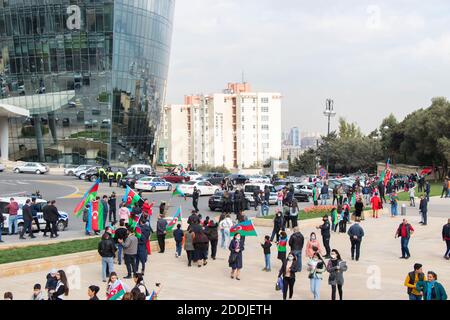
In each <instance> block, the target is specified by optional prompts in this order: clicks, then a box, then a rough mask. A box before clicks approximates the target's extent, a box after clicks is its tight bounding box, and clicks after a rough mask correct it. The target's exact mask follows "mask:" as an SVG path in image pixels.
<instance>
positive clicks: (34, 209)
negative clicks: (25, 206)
mask: <svg viewBox="0 0 450 320" xmlns="http://www.w3.org/2000/svg"><path fill="white" fill-rule="evenodd" d="M38 212H39V205H38V204H37V203H36V198H35V197H32V198H31V213H32V215H33V221H34V223H35V225H36V227H37V232H38V233H40V232H41V224H40V223H39V218H38Z"/></svg>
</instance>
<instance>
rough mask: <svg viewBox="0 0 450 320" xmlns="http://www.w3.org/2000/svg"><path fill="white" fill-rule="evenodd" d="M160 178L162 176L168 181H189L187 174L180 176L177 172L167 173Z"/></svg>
mask: <svg viewBox="0 0 450 320" xmlns="http://www.w3.org/2000/svg"><path fill="white" fill-rule="evenodd" d="M161 178H163V179H164V180H166V181H168V182H170V183H185V182H187V181H189V179H190V178H189V177H188V176H186V177H185V176H180V175H177V174H168V175H164V176H162V177H161Z"/></svg>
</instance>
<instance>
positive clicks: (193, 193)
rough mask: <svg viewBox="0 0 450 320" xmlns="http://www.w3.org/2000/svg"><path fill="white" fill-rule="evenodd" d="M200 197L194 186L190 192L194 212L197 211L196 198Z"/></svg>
mask: <svg viewBox="0 0 450 320" xmlns="http://www.w3.org/2000/svg"><path fill="white" fill-rule="evenodd" d="M199 198H200V193H199V192H198V189H197V187H194V191H193V192H192V206H193V207H194V210H195V212H199V210H198V199H199Z"/></svg>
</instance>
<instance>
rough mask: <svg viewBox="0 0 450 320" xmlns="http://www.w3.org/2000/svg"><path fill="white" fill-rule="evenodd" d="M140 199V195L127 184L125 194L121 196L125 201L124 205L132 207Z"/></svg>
mask: <svg viewBox="0 0 450 320" xmlns="http://www.w3.org/2000/svg"><path fill="white" fill-rule="evenodd" d="M139 200H141V197H140V196H139V195H138V194H137V193H136V192H135V191H134V190H133V189H131V188H130V187H129V186H127V190H126V191H125V195H124V196H123V198H122V201H123V202H124V203H125V206H126V207H133V206H134V205H135V204H136V203H138V202H139Z"/></svg>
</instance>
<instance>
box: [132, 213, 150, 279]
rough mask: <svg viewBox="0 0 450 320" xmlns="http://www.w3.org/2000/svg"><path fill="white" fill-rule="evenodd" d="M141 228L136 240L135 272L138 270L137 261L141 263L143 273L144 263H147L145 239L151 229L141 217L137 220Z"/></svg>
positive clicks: (146, 239)
mask: <svg viewBox="0 0 450 320" xmlns="http://www.w3.org/2000/svg"><path fill="white" fill-rule="evenodd" d="M139 227H140V228H141V237H140V238H139V240H138V249H137V255H136V272H139V262H140V263H141V264H142V272H141V273H142V275H144V273H145V264H146V263H147V258H148V251H147V241H148V240H149V239H150V235H151V231H150V226H149V225H148V224H147V221H146V220H145V219H141V220H140V222H139Z"/></svg>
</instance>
